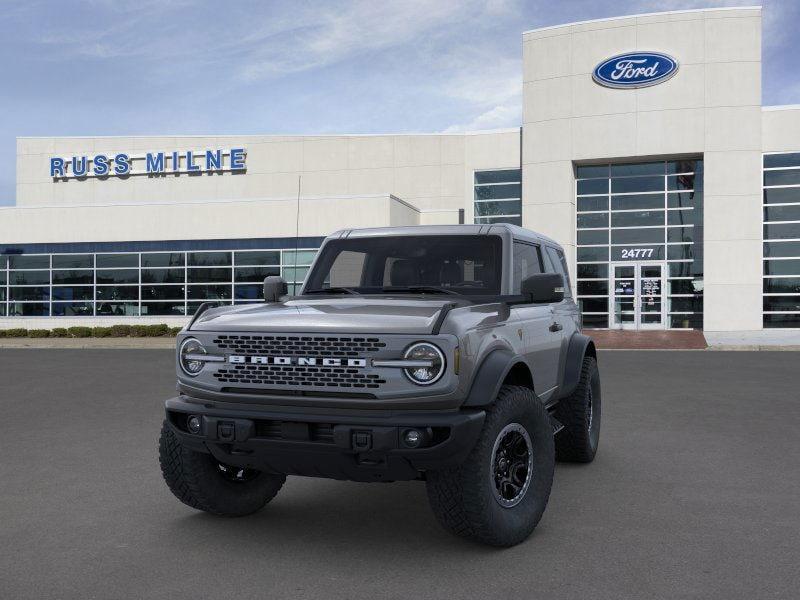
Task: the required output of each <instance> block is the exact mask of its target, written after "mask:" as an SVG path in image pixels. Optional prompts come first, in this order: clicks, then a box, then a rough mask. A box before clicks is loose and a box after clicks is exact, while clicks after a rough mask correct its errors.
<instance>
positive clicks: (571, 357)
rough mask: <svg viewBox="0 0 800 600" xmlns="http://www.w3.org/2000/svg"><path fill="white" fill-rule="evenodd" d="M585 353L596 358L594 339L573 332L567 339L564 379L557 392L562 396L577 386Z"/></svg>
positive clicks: (568, 393) (567, 394)
mask: <svg viewBox="0 0 800 600" xmlns="http://www.w3.org/2000/svg"><path fill="white" fill-rule="evenodd" d="M587 355H589V356H591V357H593V358H594V359H595V360H597V349H596V348H595V345H594V341H593V340H592V338H590V337H589V336H588V335H584V334H582V333H577V332H576V333H574V334H573V336H572V338H570V340H569V346H568V348H567V355H566V357H565V358H564V362H565V365H564V381H563V382H562V384H561V393H560V394H559V395H560V396H561V397H562V398H564V397H566V396H569V395H570V394H571V393H572V392H573V391H574V390H575V388H576V387H578V381H580V378H581V367H582V366H583V359H584V357H585V356H587Z"/></svg>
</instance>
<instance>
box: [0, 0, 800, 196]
mask: <svg viewBox="0 0 800 600" xmlns="http://www.w3.org/2000/svg"><path fill="white" fill-rule="evenodd" d="M756 3H757V1H756V2H754V1H753V0H743V1H737V0H715V1H703V0H616V1H612V0H561V1H553V0H461V1H455V0H403V1H394V0H385V1H375V0H373V1H369V0H367V1H356V2H334V1H332V0H327V1H320V2H304V1H300V0H293V1H288V2H284V1H279V0H274V1H272V0H270V1H263V0H262V1H249V0H239V1H237V2H219V1H208V2H190V1H188V0H137V1H136V2H119V1H118V0H87V1H84V2H75V1H72V0H60V1H56V0H50V1H43V0H42V1H40V0H21V1H18V0H0V51H2V56H4V57H5V60H4V61H3V62H2V65H1V66H0V74H1V75H2V76H1V77H0V81H2V85H1V86H0V115H2V116H1V117H0V205H4V204H5V205H8V204H13V203H14V196H15V191H14V187H15V161H16V137H18V136H70V135H82V136H101V135H181V134H185V135H189V134H206V135H215V134H217V135H225V134H314V133H324V134H331V133H404V132H441V131H448V132H449V131H465V130H476V129H498V128H505V127H518V126H519V125H520V124H521V122H522V32H523V31H526V30H528V29H534V28H537V27H544V26H547V25H557V24H561V23H568V22H572V21H580V20H586V19H595V18H603V17H613V16H620V15H627V14H637V13H647V12H658V11H664V10H681V9H690V8H703V7H718V6H750V5H753V4H756ZM763 6H764V13H763V16H764V35H763V103H764V104H765V105H771V104H796V103H800V69H798V68H797V65H796V60H795V57H797V56H800V36H798V35H796V31H797V30H798V28H800V2H798V1H797V0H765V1H764V2H763Z"/></svg>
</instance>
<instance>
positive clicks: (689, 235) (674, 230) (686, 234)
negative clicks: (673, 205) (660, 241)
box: [667, 227, 694, 243]
mask: <svg viewBox="0 0 800 600" xmlns="http://www.w3.org/2000/svg"><path fill="white" fill-rule="evenodd" d="M693 241H694V227H670V228H668V229H667V242H670V243H683V242H693Z"/></svg>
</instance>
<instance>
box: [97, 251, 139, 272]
mask: <svg viewBox="0 0 800 600" xmlns="http://www.w3.org/2000/svg"><path fill="white" fill-rule="evenodd" d="M138 266H139V255H138V254H98V255H97V268H98V269H117V268H124V267H138Z"/></svg>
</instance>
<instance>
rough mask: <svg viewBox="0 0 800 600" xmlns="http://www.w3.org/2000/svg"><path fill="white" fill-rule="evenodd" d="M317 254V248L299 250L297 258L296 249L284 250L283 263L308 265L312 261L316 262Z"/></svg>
mask: <svg viewBox="0 0 800 600" xmlns="http://www.w3.org/2000/svg"><path fill="white" fill-rule="evenodd" d="M316 256H317V251H316V250H299V251H298V252H297V257H296V258H295V251H294V250H284V252H283V264H284V266H285V265H295V264H296V265H298V266H308V265H310V264H311V263H312V262H314V258H315V257H316Z"/></svg>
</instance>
